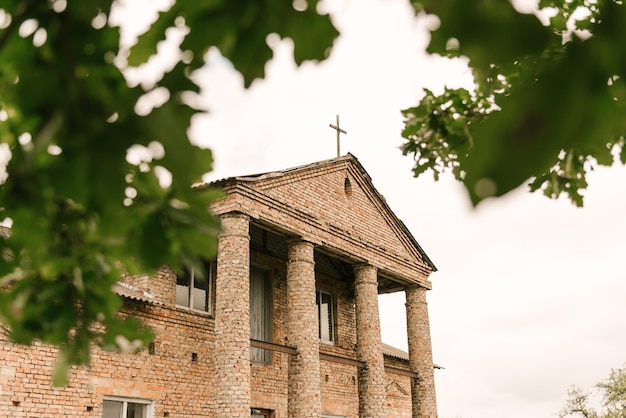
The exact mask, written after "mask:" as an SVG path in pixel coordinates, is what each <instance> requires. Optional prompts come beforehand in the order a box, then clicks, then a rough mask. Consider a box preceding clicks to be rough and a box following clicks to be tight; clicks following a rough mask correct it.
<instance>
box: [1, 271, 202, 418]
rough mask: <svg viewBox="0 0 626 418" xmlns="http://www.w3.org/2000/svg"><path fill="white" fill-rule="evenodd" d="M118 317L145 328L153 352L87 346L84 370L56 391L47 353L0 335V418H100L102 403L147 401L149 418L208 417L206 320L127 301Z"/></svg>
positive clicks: (48, 349) (40, 346) (76, 369)
mask: <svg viewBox="0 0 626 418" xmlns="http://www.w3.org/2000/svg"><path fill="white" fill-rule="evenodd" d="M173 279H174V278H173V277H172V276H170V280H173ZM123 314H124V315H127V314H133V315H134V316H136V317H139V318H140V319H142V320H143V321H144V322H145V323H146V324H147V325H149V326H150V327H151V328H152V329H153V331H154V332H155V335H156V338H155V341H154V345H153V347H152V348H150V349H148V348H146V349H144V350H142V351H141V352H140V353H139V354H119V353H111V352H106V351H102V350H100V349H97V348H95V347H94V348H93V352H92V365H91V367H90V368H85V367H73V368H72V372H71V375H70V383H69V385H68V386H66V387H60V388H55V387H52V386H51V373H52V367H53V364H54V361H55V359H56V357H57V350H56V349H55V348H53V347H50V346H48V345H44V344H41V343H37V342H36V343H35V344H34V345H33V346H30V347H25V346H19V345H16V344H13V343H10V342H8V341H6V335H5V334H4V333H2V334H0V344H1V348H0V365H1V366H0V416H1V417H16V418H30V417H33V416H37V417H42V418H57V417H72V418H78V417H102V401H103V397H104V396H120V397H124V398H139V399H145V400H152V401H154V403H155V416H156V417H164V416H169V417H170V418H186V417H197V418H200V417H206V416H210V412H209V411H210V407H211V405H210V403H208V402H207V401H208V400H210V399H207V396H206V393H210V392H211V391H212V388H213V382H212V380H211V379H206V376H212V375H213V326H214V324H213V320H212V319H211V318H210V317H208V315H203V314H200V313H197V312H192V311H190V310H185V309H181V308H177V307H175V306H167V307H166V306H160V305H159V306H153V305H146V304H145V303H144V302H135V301H130V300H126V301H125V306H124V309H123ZM194 354H195V356H194ZM199 388H200V389H199ZM166 414H167V415H166Z"/></svg>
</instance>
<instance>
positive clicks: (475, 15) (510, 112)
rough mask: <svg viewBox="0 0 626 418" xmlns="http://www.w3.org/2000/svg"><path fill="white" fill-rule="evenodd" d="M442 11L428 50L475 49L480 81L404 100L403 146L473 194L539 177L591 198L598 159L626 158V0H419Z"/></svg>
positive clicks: (541, 182)
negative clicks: (527, 3)
mask: <svg viewBox="0 0 626 418" xmlns="http://www.w3.org/2000/svg"><path fill="white" fill-rule="evenodd" d="M413 5H414V6H415V9H416V10H417V11H418V12H420V13H429V14H434V15H436V16H437V17H438V18H439V22H440V25H439V27H438V28H437V29H435V30H433V31H432V38H431V41H430V45H429V47H428V51H429V52H430V53H433V54H440V55H443V56H448V57H459V56H465V57H467V58H469V65H470V67H471V68H472V70H473V74H474V80H475V89H474V90H472V91H468V90H466V89H446V90H445V92H444V93H443V94H441V95H435V94H433V92H431V91H426V92H425V96H424V97H423V99H422V100H421V102H420V103H419V105H418V106H416V107H414V108H411V109H406V110H403V115H404V118H405V127H404V130H403V132H402V136H403V137H404V138H405V143H404V144H403V146H402V151H403V153H404V155H411V156H413V157H414V159H415V166H414V170H413V171H414V175H415V176H418V175H420V174H422V173H423V172H425V171H428V170H431V171H433V172H434V175H435V178H438V176H439V174H440V173H441V172H442V171H445V170H449V171H451V172H452V173H453V174H454V176H455V178H456V179H457V180H460V181H462V182H463V183H464V185H465V187H466V189H467V191H468V193H469V196H470V198H471V200H472V202H473V203H474V204H477V203H478V202H480V201H481V200H482V199H484V198H487V197H490V196H501V195H503V194H505V193H507V192H509V191H510V190H512V189H514V188H516V187H518V186H519V185H521V184H523V183H525V182H528V181H530V189H531V190H532V191H536V190H541V191H543V193H544V194H545V195H546V196H549V197H554V198H556V197H558V196H559V195H560V194H561V193H565V194H566V195H567V196H568V197H569V199H571V201H572V202H573V203H574V204H576V205H577V206H582V205H583V195H582V193H581V191H583V190H584V189H585V188H586V187H587V182H586V178H585V177H586V174H587V172H588V171H589V170H591V169H593V167H594V166H596V165H598V164H600V165H612V164H613V163H614V161H615V160H621V162H622V163H626V147H624V135H625V133H626V118H625V117H624V115H625V114H626V84H625V83H624V80H625V77H626V53H624V49H623V45H624V42H625V41H626V7H624V6H623V5H622V2H621V1H613V0H598V1H595V0H593V1H592V0H541V1H540V2H539V6H538V7H539V9H541V11H540V12H538V13H545V14H546V15H549V16H552V17H551V18H550V22H549V24H548V25H543V24H542V23H541V22H540V20H539V19H538V17H537V16H535V15H534V14H524V13H520V12H518V11H517V10H516V9H515V8H514V7H513V6H512V5H511V3H510V2H508V1H502V0H481V1H466V0H452V1H446V2H441V1H436V0H433V1H425V0H413Z"/></svg>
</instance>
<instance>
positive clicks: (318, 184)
mask: <svg viewBox="0 0 626 418" xmlns="http://www.w3.org/2000/svg"><path fill="white" fill-rule="evenodd" d="M229 180H230V181H229V182H228V181H225V182H224V183H223V185H224V186H228V187H226V190H227V193H228V195H229V197H228V198H227V199H225V201H224V203H223V204H222V210H229V209H224V208H225V207H227V206H228V207H230V210H233V209H234V208H235V207H238V208H239V209H238V210H240V211H243V212H245V213H249V214H250V215H251V216H252V217H253V218H256V219H259V220H261V221H263V222H265V223H268V224H270V225H276V226H277V227H279V228H280V229H283V230H285V231H289V232H293V233H294V234H297V235H300V236H302V237H303V238H304V239H308V240H311V241H312V242H314V243H315V244H318V245H321V246H323V247H325V248H328V249H330V250H331V251H336V252H340V253H341V252H345V253H346V254H345V255H346V256H353V257H354V258H355V259H357V260H358V259H362V260H363V261H365V262H370V263H372V264H374V265H376V266H377V267H379V268H382V270H383V271H386V270H388V271H389V272H390V273H392V274H393V273H394V272H395V273H398V274H399V275H401V276H408V278H409V279H416V278H415V277H411V276H416V272H419V274H417V275H418V276H421V278H422V279H424V280H426V277H427V276H428V275H429V274H430V272H432V271H434V270H435V267H434V265H433V264H432V262H431V261H430V260H429V259H428V257H427V256H426V254H425V253H424V251H423V250H422V249H421V247H420V246H419V244H418V243H417V241H416V240H415V238H414V237H413V235H412V234H411V233H410V232H409V231H408V229H407V228H406V226H405V225H404V223H402V221H400V220H399V219H398V218H397V217H396V216H395V214H394V213H393V212H392V211H391V209H390V208H389V206H388V205H387V203H386V201H385V199H384V198H383V197H382V195H381V194H380V193H379V192H378V191H377V190H376V189H375V187H374V185H373V183H372V180H371V178H370V177H369V175H368V174H367V172H365V170H364V169H363V167H362V166H361V164H360V163H359V162H358V160H357V159H356V158H355V157H354V156H352V155H351V154H348V155H346V156H344V157H339V158H336V159H332V160H326V161H321V162H317V163H313V164H309V165H305V166H300V167H296V168H292V169H287V170H282V171H277V172H272V173H265V174H260V175H255V176H246V177H236V178H234V179H229ZM229 199H230V205H228V204H226V202H227V201H229ZM235 201H237V202H238V203H237V204H234V203H235ZM219 206H220V205H219V204H218V205H217V207H219ZM218 212H219V209H218ZM400 266H404V269H405V271H404V272H402V268H398V267H400ZM394 270H398V271H394ZM410 270H414V272H413V273H410V272H409V271H410Z"/></svg>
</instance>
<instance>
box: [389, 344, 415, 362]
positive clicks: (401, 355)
mask: <svg viewBox="0 0 626 418" xmlns="http://www.w3.org/2000/svg"><path fill="white" fill-rule="evenodd" d="M383 354H384V355H386V356H389V357H395V358H398V359H400V360H406V361H409V353H407V352H406V351H402V350H400V349H399V348H396V347H394V346H391V345H389V344H385V343H383Z"/></svg>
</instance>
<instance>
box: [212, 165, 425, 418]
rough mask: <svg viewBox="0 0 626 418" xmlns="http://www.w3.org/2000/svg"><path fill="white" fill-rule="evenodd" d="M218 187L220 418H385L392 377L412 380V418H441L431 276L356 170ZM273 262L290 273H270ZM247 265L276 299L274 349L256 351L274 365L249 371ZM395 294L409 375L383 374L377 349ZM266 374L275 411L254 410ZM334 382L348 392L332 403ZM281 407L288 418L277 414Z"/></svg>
mask: <svg viewBox="0 0 626 418" xmlns="http://www.w3.org/2000/svg"><path fill="white" fill-rule="evenodd" d="M217 185H218V186H220V187H221V188H222V189H223V190H224V191H225V192H226V196H225V198H224V199H222V200H221V201H218V202H216V204H215V205H214V207H212V210H213V211H214V212H215V213H216V214H218V215H219V216H220V217H221V218H222V224H223V231H222V234H221V236H220V242H219V254H218V260H217V277H216V291H215V304H216V309H215V331H216V332H215V353H216V356H215V366H214V367H215V386H214V388H215V390H214V396H215V399H214V406H215V416H216V417H220V418H222V417H223V418H226V417H243V416H248V414H250V409H251V408H257V409H258V408H260V409H259V410H261V409H264V408H265V409H267V410H268V411H269V410H272V411H276V417H277V418H280V417H290V418H291V417H293V418H296V417H314V418H318V417H322V416H323V415H326V414H328V415H335V416H356V413H358V416H359V417H362V418H364V417H371V418H386V417H387V416H388V414H389V413H390V412H389V411H388V404H389V401H388V399H387V392H388V391H389V390H390V389H389V388H390V382H392V383H394V382H395V383H394V385H400V386H402V385H401V384H400V383H398V381H399V380H398V379H395V378H393V379H392V378H390V376H395V375H402V376H405V378H406V376H409V377H410V385H409V386H410V387H408V388H407V389H408V391H407V392H410V396H411V399H410V403H411V412H410V413H411V415H410V416H411V417H413V418H418V417H420V418H421V417H436V416H437V412H436V400H435V390H434V373H433V362H432V349H431V347H430V331H429V322H428V310H427V305H426V291H427V290H428V289H430V281H429V280H428V276H429V274H430V273H431V272H432V271H434V270H435V268H434V265H433V264H432V262H431V261H430V260H429V259H428V257H427V256H426V254H425V253H424V252H423V250H422V249H421V247H420V246H419V244H417V242H416V241H415V239H414V238H413V236H412V235H411V234H410V232H409V231H408V230H407V229H406V227H405V226H404V224H403V223H402V222H401V221H399V220H398V219H397V218H396V217H395V215H393V213H392V212H391V210H390V209H389V207H388V206H387V204H386V202H385V200H384V198H382V196H380V195H379V194H378V193H377V192H376V190H375V189H374V187H373V185H372V184H371V179H370V178H369V176H367V173H365V171H364V170H363V168H362V167H361V166H360V164H359V163H358V161H357V160H356V159H355V158H354V157H353V156H351V155H348V156H345V157H340V158H337V159H333V160H328V161H325V162H320V163H315V164H312V165H309V166H303V167H299V168H296V169H290V170H285V171H284V172H277V173H267V174H263V175H258V176H249V177H239V178H231V179H226V180H224V181H222V182H220V183H219V184H217ZM246 227H247V229H246ZM251 228H253V229H254V230H255V231H258V230H260V231H262V232H255V233H254V234H252V235H254V236H259V238H257V239H258V244H256V245H251V243H250V240H251V238H250V236H251V233H250V231H251ZM253 241H254V238H253ZM253 244H254V242H253ZM272 246H273V247H272ZM255 251H258V252H259V254H260V255H259V256H258V257H260V258H259V260H260V261H255V260H256V259H255V257H257V256H256V252H255ZM251 254H252V255H251ZM266 255H271V256H272V257H273V258H272V257H269V256H266ZM258 257H257V258H258ZM274 258H275V259H280V260H284V261H283V263H284V264H282V265H281V264H272V263H274V262H271V260H270V259H274ZM268 260H270V261H268ZM251 263H252V264H254V263H257V264H259V268H260V269H265V271H267V274H268V277H270V282H271V285H270V286H271V289H273V290H272V291H273V298H274V299H273V302H272V304H271V306H273V308H272V309H273V311H272V312H273V318H272V321H273V324H274V325H273V327H274V329H273V332H271V333H270V335H271V338H269V339H268V341H262V342H257V341H255V340H254V339H253V341H252V345H254V346H255V347H264V348H263V349H266V350H270V351H272V352H273V353H274V357H273V359H272V361H271V364H270V363H268V364H267V365H259V364H253V365H252V366H251V365H250V344H251V341H250V328H249V327H247V332H246V331H242V329H241V328H242V326H243V325H244V324H248V323H251V322H250V321H254V318H252V319H251V313H250V309H249V306H250V305H249V303H250V298H251V297H252V296H251V294H250V285H249V282H248V281H249V274H250V265H251ZM322 263H325V264H326V265H327V266H326V267H325V268H326V270H324V266H322V265H321V264H322ZM281 266H283V267H281ZM246 274H247V276H246ZM396 291H404V292H405V295H406V300H407V302H406V315H407V334H408V347H409V362H408V365H409V369H408V370H400V369H397V368H396V369H394V368H393V367H390V366H388V365H387V366H386V364H385V356H384V353H383V345H382V342H381V337H380V322H379V308H378V295H379V294H380V293H387V292H396ZM283 297H284V300H283V299H282V298H283ZM279 307H284V309H280V308H279ZM252 316H254V314H252ZM243 328H246V327H245V326H243ZM220 350H225V351H228V352H229V354H219V353H220ZM329 362H330V363H333V364H338V365H341V367H342V369H341V370H342V371H341V373H343V374H341V375H339V372H337V376H334V375H333V373H334V372H332V371H331V372H324V370H326V369H325V367H326V368H327V366H324V365H325V364H327V363H329ZM338 367H339V366H338ZM270 368H272V369H271V370H274V372H275V373H277V375H276V376H277V377H276V378H277V379H278V380H280V379H284V381H285V384H286V389H285V390H286V392H285V393H284V395H280V396H277V397H276V398H275V400H274V401H272V402H274V403H272V404H270V403H268V404H267V405H257V404H254V405H253V404H252V401H251V399H252V398H253V396H252V394H254V391H255V390H258V388H257V389H255V388H253V387H252V386H253V379H252V378H251V376H252V375H254V373H257V372H258V373H262V374H263V375H264V376H265V374H268V375H269V373H267V372H268V370H269V369H270ZM337 370H339V369H337ZM274 372H272V373H274ZM281 373H285V377H284V378H283V377H280V376H283V375H282V374H281ZM394 373H395V375H394ZM350 376H352V378H350ZM255 379H256V378H255ZM333 379H336V380H338V381H339V380H341V381H342V384H343V383H347V385H346V387H345V388H343V389H341V391H339V390H337V391H335V390H334V389H332V385H331V384H332V382H333ZM279 386H280V385H279ZM400 386H398V387H400ZM351 387H352V388H353V389H351ZM394 387H395V386H394ZM351 393H354V395H355V397H354V401H346V402H347V403H346V404H345V405H342V404H341V403H342V402H341V401H339V400H340V399H344V398H345V399H353V398H351V397H350V396H352V395H350V394H351ZM325 394H326V395H325ZM256 399H257V398H255V401H254V402H256V403H258V402H260V401H257V400H256ZM258 399H261V398H258ZM335 399H336V400H335ZM268 402H269V401H268ZM283 402H284V403H285V404H286V410H285V414H286V415H282V412H280V413H279V412H278V410H279V407H280V405H282V404H283ZM350 402H352V403H354V404H355V407H354V408H353V407H352V406H350V405H351V403H350ZM280 408H282V407H280ZM333 408H334V409H333ZM331 409H332V411H331ZM333 411H338V412H333ZM352 411H354V413H355V415H351V414H352V413H353V412H352ZM331 412H332V413H331ZM342 414H343V415H342Z"/></svg>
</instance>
